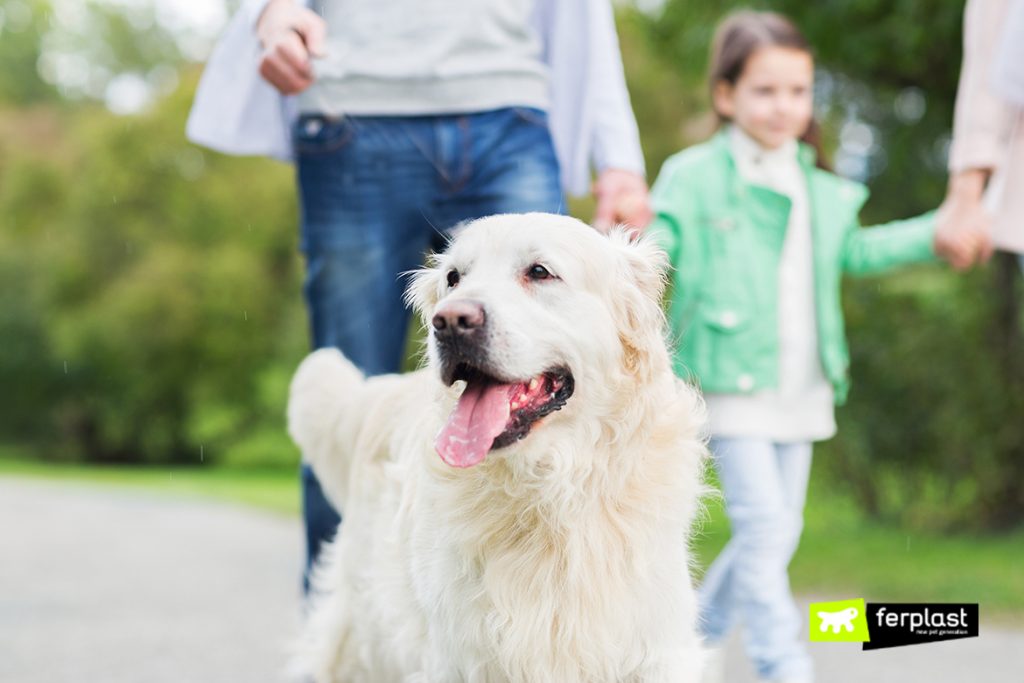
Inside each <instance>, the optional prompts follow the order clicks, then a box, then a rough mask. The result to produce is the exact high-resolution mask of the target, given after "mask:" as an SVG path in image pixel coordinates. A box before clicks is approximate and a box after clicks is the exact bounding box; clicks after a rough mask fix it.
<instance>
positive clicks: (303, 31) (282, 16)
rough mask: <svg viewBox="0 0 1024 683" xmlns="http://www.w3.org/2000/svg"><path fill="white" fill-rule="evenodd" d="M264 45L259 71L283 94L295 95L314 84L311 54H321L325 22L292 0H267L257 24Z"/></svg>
mask: <svg viewBox="0 0 1024 683" xmlns="http://www.w3.org/2000/svg"><path fill="white" fill-rule="evenodd" d="M256 35H257V36H258V37H259V41H260V44H261V45H262V46H263V56H262V58H261V59H260V65H259V72H260V75H261V76H262V77H263V78H264V79H266V81H267V82H269V83H270V84H271V85H273V86H274V87H275V88H277V89H278V90H279V91H280V92H281V94H282V95H295V94H298V93H300V92H302V91H303V90H305V89H306V88H308V87H309V86H311V85H312V84H313V79H314V75H313V64H312V61H311V57H321V56H323V55H324V53H325V50H324V41H325V38H326V36H327V23H326V22H325V21H324V20H323V18H322V17H321V16H320V15H318V14H317V13H316V12H314V11H312V10H310V9H308V8H306V7H303V6H300V5H297V4H295V3H294V2H293V1H292V0H270V2H269V3H267V6H266V8H265V9H264V10H263V13H262V14H261V15H260V19H259V22H258V23H257V25H256Z"/></svg>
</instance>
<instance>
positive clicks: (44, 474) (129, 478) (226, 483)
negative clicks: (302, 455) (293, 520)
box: [0, 457, 299, 516]
mask: <svg viewBox="0 0 1024 683" xmlns="http://www.w3.org/2000/svg"><path fill="white" fill-rule="evenodd" d="M0 476H21V477H31V478H36V479H40V478H41V479H49V480H57V481H68V482H76V483H82V484H96V485H103V486H128V487H132V488H135V489H143V490H146V491H151V492H153V493H154V494H155V495H160V496H168V497H178V498H181V497H191V498H209V499H215V500H222V501H227V502H232V503H239V504H242V505H249V506H252V507H257V508H261V509H264V510H269V511H272V512H275V513H279V514H284V515H289V516H296V515H298V514H299V484H298V481H299V480H298V469H297V468H296V469H290V468H289V469H251V470H250V469H240V468H226V467H125V466H87V465H66V464H59V465H55V464H46V463H39V462H33V461H30V460H20V459H11V458H2V457H0Z"/></svg>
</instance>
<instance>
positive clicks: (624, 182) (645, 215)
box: [594, 168, 654, 232]
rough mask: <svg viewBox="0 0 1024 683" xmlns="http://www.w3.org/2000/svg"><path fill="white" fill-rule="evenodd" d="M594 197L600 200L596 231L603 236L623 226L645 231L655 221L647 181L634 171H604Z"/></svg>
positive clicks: (595, 225)
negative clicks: (622, 224) (652, 220)
mask: <svg viewBox="0 0 1024 683" xmlns="http://www.w3.org/2000/svg"><path fill="white" fill-rule="evenodd" d="M594 197H595V198H596V199H597V209H596V210H595V211H594V227H595V228H597V229H598V230H600V231H601V232H607V231H608V230H610V229H611V228H612V226H613V225H617V224H619V223H625V224H626V225H629V226H631V227H634V228H640V229H642V228H644V227H646V226H647V224H648V223H650V222H651V219H652V218H653V217H654V215H653V214H652V213H651V202H650V197H649V196H648V194H647V181H645V180H644V178H643V176H641V175H639V174H637V173H633V172H632V171H623V170H619V169H615V168H609V169H605V170H604V171H602V172H601V174H600V175H599V176H598V177H597V181H595V182H594Z"/></svg>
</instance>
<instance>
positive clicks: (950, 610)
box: [864, 602, 978, 650]
mask: <svg viewBox="0 0 1024 683" xmlns="http://www.w3.org/2000/svg"><path fill="white" fill-rule="evenodd" d="M865 616H866V617H867V622H868V633H869V634H870V636H871V641H870V642H867V643H864V649H865V650H878V649H881V648H886V647H900V646H903V645H918V644H920V643H934V642H938V641H942V640H958V639H960V638H977V637H978V603H951V602H944V603H926V602H912V603H911V602H906V603H890V602H886V603H882V602H869V603H867V614H866V615H865Z"/></svg>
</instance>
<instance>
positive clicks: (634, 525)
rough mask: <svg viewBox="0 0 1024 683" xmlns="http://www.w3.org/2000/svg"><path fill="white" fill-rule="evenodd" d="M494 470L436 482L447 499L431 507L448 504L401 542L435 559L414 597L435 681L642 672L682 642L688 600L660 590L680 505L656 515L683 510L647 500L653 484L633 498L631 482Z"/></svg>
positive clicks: (673, 555)
mask: <svg viewBox="0 0 1024 683" xmlns="http://www.w3.org/2000/svg"><path fill="white" fill-rule="evenodd" d="M499 468H500V463H499V464H496V465H495V466H493V467H490V468H489V469H490V470H491V471H490V473H489V476H487V475H485V474H484V473H485V472H486V471H487V468H482V469H481V471H480V472H478V473H476V475H477V476H470V477H466V478H464V479H463V480H461V481H458V482H457V483H455V485H454V486H453V485H452V484H453V482H452V481H450V480H449V481H447V482H445V483H444V485H443V486H439V487H437V488H436V489H434V490H435V491H436V492H437V493H436V495H438V496H439V497H443V500H434V501H431V502H430V503H429V507H430V508H432V509H433V510H435V511H436V510H447V511H449V512H448V513H447V515H446V518H444V519H442V520H437V521H439V522H441V523H440V524H432V525H430V529H431V531H430V532H429V533H428V535H427V537H425V538H421V539H419V540H418V541H417V542H416V543H414V544H413V546H412V548H411V549H412V551H413V552H414V553H415V552H417V548H419V549H421V550H422V551H423V552H424V557H423V559H427V558H429V561H430V562H431V564H432V565H433V566H432V567H427V566H421V568H422V569H423V570H424V571H423V572H417V574H418V576H419V578H418V579H416V580H417V585H416V592H417V594H418V596H419V600H420V602H421V605H422V606H423V607H424V608H425V609H427V610H428V611H431V612H433V613H432V614H429V615H428V616H427V620H426V621H427V623H430V624H434V625H441V626H440V627H435V628H434V630H433V632H431V633H429V634H428V641H429V645H428V648H429V651H430V652H431V653H432V654H436V655H437V656H436V657H434V656H431V659H434V660H435V662H434V666H431V667H430V668H432V669H435V673H436V679H437V680H464V681H472V682H474V683H476V682H480V683H484V682H486V683H498V682H502V683H504V682H506V681H516V682H518V681H523V682H526V681H530V682H541V683H542V682H544V681H552V682H554V681H558V682H559V683H574V682H576V681H579V682H583V681H624V682H625V681H631V680H644V679H643V670H644V668H645V666H647V665H649V664H651V663H652V662H653V660H655V659H657V658H658V657H659V656H660V654H661V650H662V649H663V648H664V647H671V644H672V643H674V644H675V646H676V647H678V645H679V644H680V643H681V642H683V641H684V640H685V638H684V637H683V636H684V631H685V627H686V626H687V620H686V619H685V618H684V613H685V611H686V609H685V607H686V605H685V604H683V603H685V597H686V596H685V595H682V594H680V595H668V594H665V593H664V591H663V589H664V587H665V586H671V585H673V583H678V577H679V576H682V575H685V572H686V571H687V567H686V553H685V543H684V542H683V541H682V539H683V538H685V535H686V528H685V524H686V521H685V520H686V512H685V511H684V510H681V509H680V510H679V511H678V513H671V514H665V513H666V512H668V510H667V509H666V506H667V507H679V506H678V505H676V504H675V503H674V502H673V501H670V500H665V501H657V500H650V495H651V493H652V492H651V490H650V487H649V483H647V484H646V487H647V488H646V494H647V496H648V497H647V498H646V499H644V500H640V498H639V496H638V493H637V492H633V491H630V490H629V486H626V487H624V488H623V490H621V491H619V492H617V494H618V495H615V496H607V495H598V493H597V492H596V491H597V489H599V488H600V482H578V483H577V485H578V488H576V487H575V486H574V487H567V486H566V485H565V483H564V482H563V483H562V484H560V485H557V487H556V484H555V483H554V482H555V481H556V480H554V479H553V480H552V481H551V482H545V481H543V480H535V481H529V480H527V481H518V482H516V481H513V480H511V479H510V478H509V477H508V476H501V475H502V474H505V475H508V474H509V473H498V474H497V476H495V472H494V471H495V470H496V469H499ZM665 490H666V491H668V490H669V489H668V488H667V487H666V489H665ZM675 490H677V491H678V488H676V489H675ZM655 493H656V492H655ZM425 502H426V501H425ZM659 518H660V520H659ZM421 543H423V544H424V545H421ZM439 548H443V549H444V550H443V552H440V553H439V552H438V549H439ZM654 552H656V553H657V554H658V559H657V562H653V561H652V559H653V558H652V553H654ZM414 566H418V565H417V563H416V560H415V559H414ZM431 570H433V571H431ZM676 572H678V573H677V574H676V581H672V580H671V578H670V576H669V575H671V574H672V573H676ZM657 587H661V589H662V590H661V593H660V594H659V589H658V588H657ZM648 659H650V661H648ZM452 662H458V663H459V664H458V668H457V669H454V668H452V666H453V665H452V664H451V663H452ZM435 667H436V668H435Z"/></svg>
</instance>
